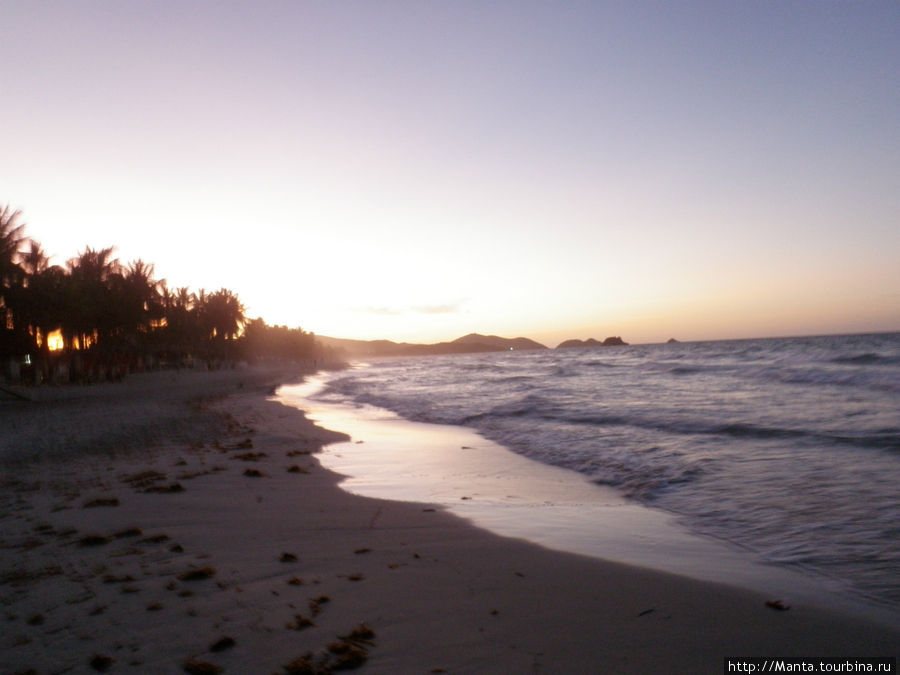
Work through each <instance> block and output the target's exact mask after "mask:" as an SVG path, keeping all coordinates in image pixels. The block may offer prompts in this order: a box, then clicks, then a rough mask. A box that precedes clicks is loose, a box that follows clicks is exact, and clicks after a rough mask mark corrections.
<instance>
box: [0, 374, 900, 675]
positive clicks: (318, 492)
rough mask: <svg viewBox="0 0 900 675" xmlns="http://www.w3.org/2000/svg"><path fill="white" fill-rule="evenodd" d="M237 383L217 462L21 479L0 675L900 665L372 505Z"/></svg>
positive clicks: (786, 614)
mask: <svg viewBox="0 0 900 675" xmlns="http://www.w3.org/2000/svg"><path fill="white" fill-rule="evenodd" d="M280 379H283V378H280ZM235 382H236V381H235ZM232 384H233V390H232V391H231V392H230V394H229V395H228V396H227V397H225V398H222V399H219V400H215V401H213V400H207V402H206V403H204V404H203V405H201V406H199V408H190V407H189V406H187V404H186V403H185V402H182V404H180V406H181V407H180V409H181V410H182V412H184V410H187V411H188V412H187V413H185V414H186V415H187V417H188V418H191V416H196V418H197V419H206V417H205V416H206V415H217V416H219V420H220V426H219V427H218V428H217V429H216V433H215V434H210V433H209V432H208V427H207V426H206V422H204V423H203V424H201V425H200V428H201V429H202V430H203V433H205V434H206V435H207V438H206V439H205V441H203V442H202V445H201V444H200V442H198V441H197V440H192V441H185V440H181V439H179V438H177V437H172V438H168V439H163V441H162V442H161V443H160V444H156V445H154V446H153V447H152V448H143V447H141V446H142V443H144V437H143V436H142V435H140V434H138V436H137V438H136V439H135V441H136V445H137V448H139V449H132V450H129V451H127V452H116V453H114V454H110V453H109V452H107V451H105V450H104V451H96V452H88V453H79V454H78V456H76V457H70V458H68V459H61V458H60V457H59V456H56V455H52V454H44V459H43V460H42V461H38V462H33V461H30V462H27V463H24V464H22V465H21V468H20V470H18V471H17V472H14V473H13V475H9V476H6V477H5V478H4V480H3V486H2V501H0V504H2V512H0V526H2V529H3V533H4V536H3V539H4V542H6V543H5V544H4V546H3V548H2V549H0V561H2V563H0V605H2V607H3V619H4V621H5V623H6V629H5V631H4V636H3V637H2V638H0V648H2V649H0V669H2V670H3V671H4V672H7V671H8V672H20V671H25V670H27V669H28V668H34V669H36V670H37V672H45V671H49V672H57V671H62V670H64V669H65V668H75V669H87V668H88V664H89V663H90V662H91V660H92V659H94V658H97V657H104V658H108V659H111V660H112V668H113V671H114V672H115V670H118V669H122V670H127V669H129V667H130V668H134V669H137V670H136V671H135V672H173V671H177V670H178V669H179V668H180V667H181V666H183V665H184V664H185V662H186V661H188V660H189V659H194V660H195V661H198V662H199V661H203V662H208V663H212V664H217V665H218V666H220V667H222V668H224V669H225V672H288V671H287V669H286V668H285V666H286V665H287V664H290V663H292V662H295V663H300V662H299V661H296V660H297V659H302V658H304V657H306V658H307V661H308V662H310V663H316V664H319V665H320V666H323V667H326V666H331V667H333V666H334V665H335V663H336V659H338V658H340V657H339V654H337V653H335V652H333V651H329V650H328V647H329V645H331V646H332V647H335V649H338V647H336V646H335V645H336V643H343V644H344V648H343V653H344V654H351V653H352V654H356V657H357V658H361V659H363V661H364V662H365V665H364V666H363V668H364V669H368V672H396V673H419V672H451V673H452V672H560V673H563V672H618V673H630V672H635V673H637V672H674V673H677V672H684V673H697V672H720V669H721V668H722V663H723V659H724V658H725V657H749V656H758V655H760V654H770V655H777V656H791V655H793V656H840V657H859V656H893V655H894V654H893V653H892V652H891V650H892V649H895V646H896V644H898V642H900V640H898V638H900V631H898V630H896V629H892V628H889V627H885V626H881V625H878V624H876V623H873V622H868V621H864V620H858V619H854V618H851V617H847V616H844V615H841V614H838V613H835V612H832V611H829V610H824V609H819V608H816V607H813V606H798V607H794V608H791V609H790V610H788V611H778V610H776V609H773V608H770V607H767V606H766V605H765V602H766V601H767V600H773V599H774V598H769V597H766V596H764V595H760V594H758V593H754V592H751V591H743V590H741V589H736V588H733V587H727V586H723V585H719V584H715V583H709V582H701V581H695V580H692V579H688V578H685V577H678V576H675V575H671V574H667V573H664V572H655V571H651V570H647V569H643V568H638V567H633V566H629V565H624V564H620V563H614V562H607V561H603V560H598V559H594V558H588V557H586V556H580V555H576V554H567V553H561V552H557V551H551V550H549V549H545V548H542V547H540V546H536V545H534V544H531V543H528V542H525V541H522V540H516V539H511V538H504V537H500V536H498V535H495V534H492V533H490V532H487V531H484V530H481V529H479V528H477V527H475V526H474V525H472V524H470V523H468V522H466V521H464V520H462V519H460V518H458V517H456V516H453V515H452V514H450V513H447V512H444V511H443V510H442V509H441V508H440V507H437V506H429V505H426V504H416V503H411V502H396V501H387V500H375V499H370V498H365V497H358V496H355V495H351V494H349V493H347V492H345V491H344V490H343V489H341V488H340V487H339V486H338V483H339V482H340V480H341V476H339V475H337V474H335V473H333V472H330V471H328V470H326V469H324V468H323V467H322V466H321V463H320V461H319V459H318V458H316V457H315V455H314V454H313V453H315V452H317V451H318V450H319V449H320V448H321V447H322V445H323V444H324V443H326V442H331V441H335V440H338V439H340V438H342V437H343V436H342V435H340V434H338V433H335V432H329V431H325V430H322V429H319V428H318V427H315V426H314V425H313V424H312V423H311V422H310V421H309V420H307V419H306V417H305V416H304V415H303V413H302V412H300V411H297V410H294V409H293V408H291V407H289V406H286V405H283V404H282V403H279V402H277V401H275V400H272V398H271V397H270V396H268V395H267V392H268V389H264V388H262V387H257V386H254V387H245V388H243V389H241V388H238V387H237V386H236V384H235V383H234V382H233V383H232ZM201 388H202V387H201ZM139 389H140V387H136V389H135V392H134V396H136V397H138V400H137V403H136V405H137V406H138V407H140V405H141V403H140V391H139ZM212 389H215V388H212ZM210 393H211V394H212V395H213V396H217V395H220V394H221V393H222V392H221V391H212V392H210ZM119 398H125V397H124V396H121V397H119ZM104 405H105V404H104V402H103V401H102V400H99V399H98V400H97V401H96V402H95V405H94V406H93V409H92V407H91V404H88V403H85V402H84V401H82V403H81V405H80V407H79V410H80V414H81V415H83V416H89V415H90V414H94V415H97V416H99V417H100V418H101V419H100V421H99V422H97V424H99V425H101V426H102V424H104V422H103V419H104V416H105V411H104V409H103V407H104ZM91 411H92V412H91ZM107 417H108V416H107ZM108 422H109V420H108V419H107V422H106V423H108ZM83 426H90V425H87V424H85V425H83ZM89 432H90V433H86V435H85V439H82V440H85V441H86V442H88V443H90V442H91V439H92V438H93V436H92V433H93V427H91V429H89ZM25 438H27V435H26V436H25ZM294 467H296V470H295V469H294ZM154 472H155V473H154ZM176 485H180V486H181V489H177V488H176V487H174V486H176ZM113 501H115V504H113ZM91 504H93V505H91ZM73 530H74V531H73ZM92 537H94V538H97V539H94V540H91V539H90V538H92ZM100 540H102V541H100ZM91 541H93V542H94V543H91ZM204 575H206V576H204ZM326 597H327V598H328V599H327V600H324V598H326ZM361 624H365V625H366V627H368V629H370V630H371V632H372V634H369V633H366V632H365V631H361V630H357V629H359V627H360V625H361ZM364 633H365V634H364ZM339 636H344V638H340V637H339ZM354 636H355V637H354ZM225 638H229V639H230V640H232V641H233V645H230V646H227V647H223V646H221V645H225V644H228V642H227V641H225V642H223V640H224V639H225ZM217 645H219V647H218V648H217ZM307 652H310V653H311V654H310V655H309V656H306V654H307ZM363 661H361V663H362V662H363ZM298 672H299V671H298Z"/></svg>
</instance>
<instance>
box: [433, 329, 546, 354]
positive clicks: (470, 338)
mask: <svg viewBox="0 0 900 675" xmlns="http://www.w3.org/2000/svg"><path fill="white" fill-rule="evenodd" d="M450 344H454V345H468V346H472V347H475V346H477V347H479V349H478V351H482V352H493V351H509V350H510V349H513V350H515V349H547V347H545V346H544V345H542V344H541V343H540V342H535V341H534V340H529V339H528V338H523V337H518V338H503V337H497V336H496V335H479V334H478V333H469V334H468V335H464V336H463V337H461V338H456V339H455V340H454V341H453V342H451V343H450Z"/></svg>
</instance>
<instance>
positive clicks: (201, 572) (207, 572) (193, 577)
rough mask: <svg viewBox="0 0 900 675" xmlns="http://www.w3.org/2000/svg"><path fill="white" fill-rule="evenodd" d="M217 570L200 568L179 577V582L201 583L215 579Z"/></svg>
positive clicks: (183, 573)
mask: <svg viewBox="0 0 900 675" xmlns="http://www.w3.org/2000/svg"><path fill="white" fill-rule="evenodd" d="M215 574H216V570H215V569H213V568H212V567H198V568H195V569H192V570H188V571H187V572H182V573H181V574H179V575H178V580H179V581H200V580H201V579H209V578H211V577H214V576H215Z"/></svg>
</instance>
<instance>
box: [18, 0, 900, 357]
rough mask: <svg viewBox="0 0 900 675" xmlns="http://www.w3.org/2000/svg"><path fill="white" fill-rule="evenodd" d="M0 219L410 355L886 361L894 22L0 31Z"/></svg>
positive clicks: (755, 18) (328, 17) (195, 22)
mask: <svg viewBox="0 0 900 675" xmlns="http://www.w3.org/2000/svg"><path fill="white" fill-rule="evenodd" d="M0 13H2V23H3V46H2V56H0V93H2V98H3V105H2V110H0V152H2V161H0V204H5V203H7V202H8V203H9V204H10V205H11V206H12V207H13V208H19V209H22V210H23V216H24V221H25V222H26V224H27V234H29V235H30V236H32V237H34V238H35V239H37V240H38V241H40V242H41V243H42V244H43V245H44V247H45V248H46V249H48V251H49V252H50V253H52V254H54V256H55V258H54V262H57V263H64V262H65V261H66V260H67V259H68V258H70V257H72V256H73V255H75V254H76V253H77V252H78V251H80V250H82V249H83V248H84V247H85V245H89V246H92V247H94V248H98V247H105V246H110V245H115V246H116V247H117V254H118V256H119V257H120V258H121V259H122V260H123V261H130V260H132V259H134V258H138V257H140V258H143V259H145V260H147V261H149V262H152V263H154V264H155V265H156V273H157V276H158V277H160V278H165V279H166V280H167V281H168V283H169V285H170V286H173V287H174V286H184V285H187V286H190V287H192V288H193V289H199V288H206V289H209V290H215V289H217V288H219V287H222V286H225V287H227V288H230V289H232V290H234V291H235V292H237V293H238V295H239V296H240V297H241V299H242V301H243V302H244V304H245V305H246V307H247V310H248V314H249V315H250V316H262V317H263V318H265V319H266V321H267V322H269V323H281V324H288V325H291V326H298V325H299V326H301V327H303V328H304V329H306V330H312V331H314V332H316V333H319V334H323V335H331V336H335V337H350V338H387V339H393V340H406V341H417V342H425V341H427V342H431V341H439V340H447V339H453V338H455V337H458V336H460V335H463V334H466V333H469V332H482V333H493V334H499V335H504V336H508V337H515V336H520V335H522V336H527V337H531V338H534V339H536V340H539V341H541V342H544V343H545V344H548V345H551V346H553V345H555V344H556V343H558V342H559V341H561V340H563V339H565V338H572V337H578V338H586V337H595V338H601V339H602V338H603V337H605V336H607V335H622V336H623V337H624V338H625V339H626V340H628V341H629V342H654V341H662V340H665V339H667V338H669V337H672V336H674V337H677V338H679V339H682V340H690V339H714V338H733V337H756V336H773V335H798V334H821V333H840V332H858V331H879V330H900V124H898V120H900V86H898V80H897V73H898V72H900V3H898V2H897V1H896V0H889V1H884V2H879V1H865V2H855V1H854V2H848V1H834V2H831V1H828V0H816V1H810V2H791V1H787V0H786V1H779V2H775V1H772V2H765V1H752V2H751V1H746V2H745V1H727V2H723V1H721V0H716V1H711V2H669V1H658V2H641V1H631V0H628V1H622V2H617V1H608V2H600V1H598V2H528V1H519V2H466V1H453V2H451V1H446V2H441V1H435V2H426V1H416V2H412V1H411V2H390V1H372V2H340V1H329V2H324V1H323V2H301V1H299V0H296V1H284V2H249V1H247V2H237V1H232V2H229V1H227V0H220V1H218V2H197V1H191V2H185V1H183V0H178V1H171V2H167V1H162V2H149V1H146V2H139V1H135V2H119V1H112V0H111V1H109V2H84V1H79V0H68V1H66V2H63V1H62V0H60V1H58V2H34V1H33V0H23V1H19V0H4V1H3V2H0Z"/></svg>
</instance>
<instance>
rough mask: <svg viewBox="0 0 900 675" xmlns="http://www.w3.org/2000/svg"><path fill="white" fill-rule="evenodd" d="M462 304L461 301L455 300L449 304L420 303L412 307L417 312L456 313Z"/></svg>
mask: <svg viewBox="0 0 900 675" xmlns="http://www.w3.org/2000/svg"><path fill="white" fill-rule="evenodd" d="M461 304H462V303H461V302H454V303H452V304H449V305H419V306H418V307H412V308H411V309H412V311H413V312H415V313H417V314H456V313H457V312H458V311H459V309H460V305H461Z"/></svg>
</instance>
